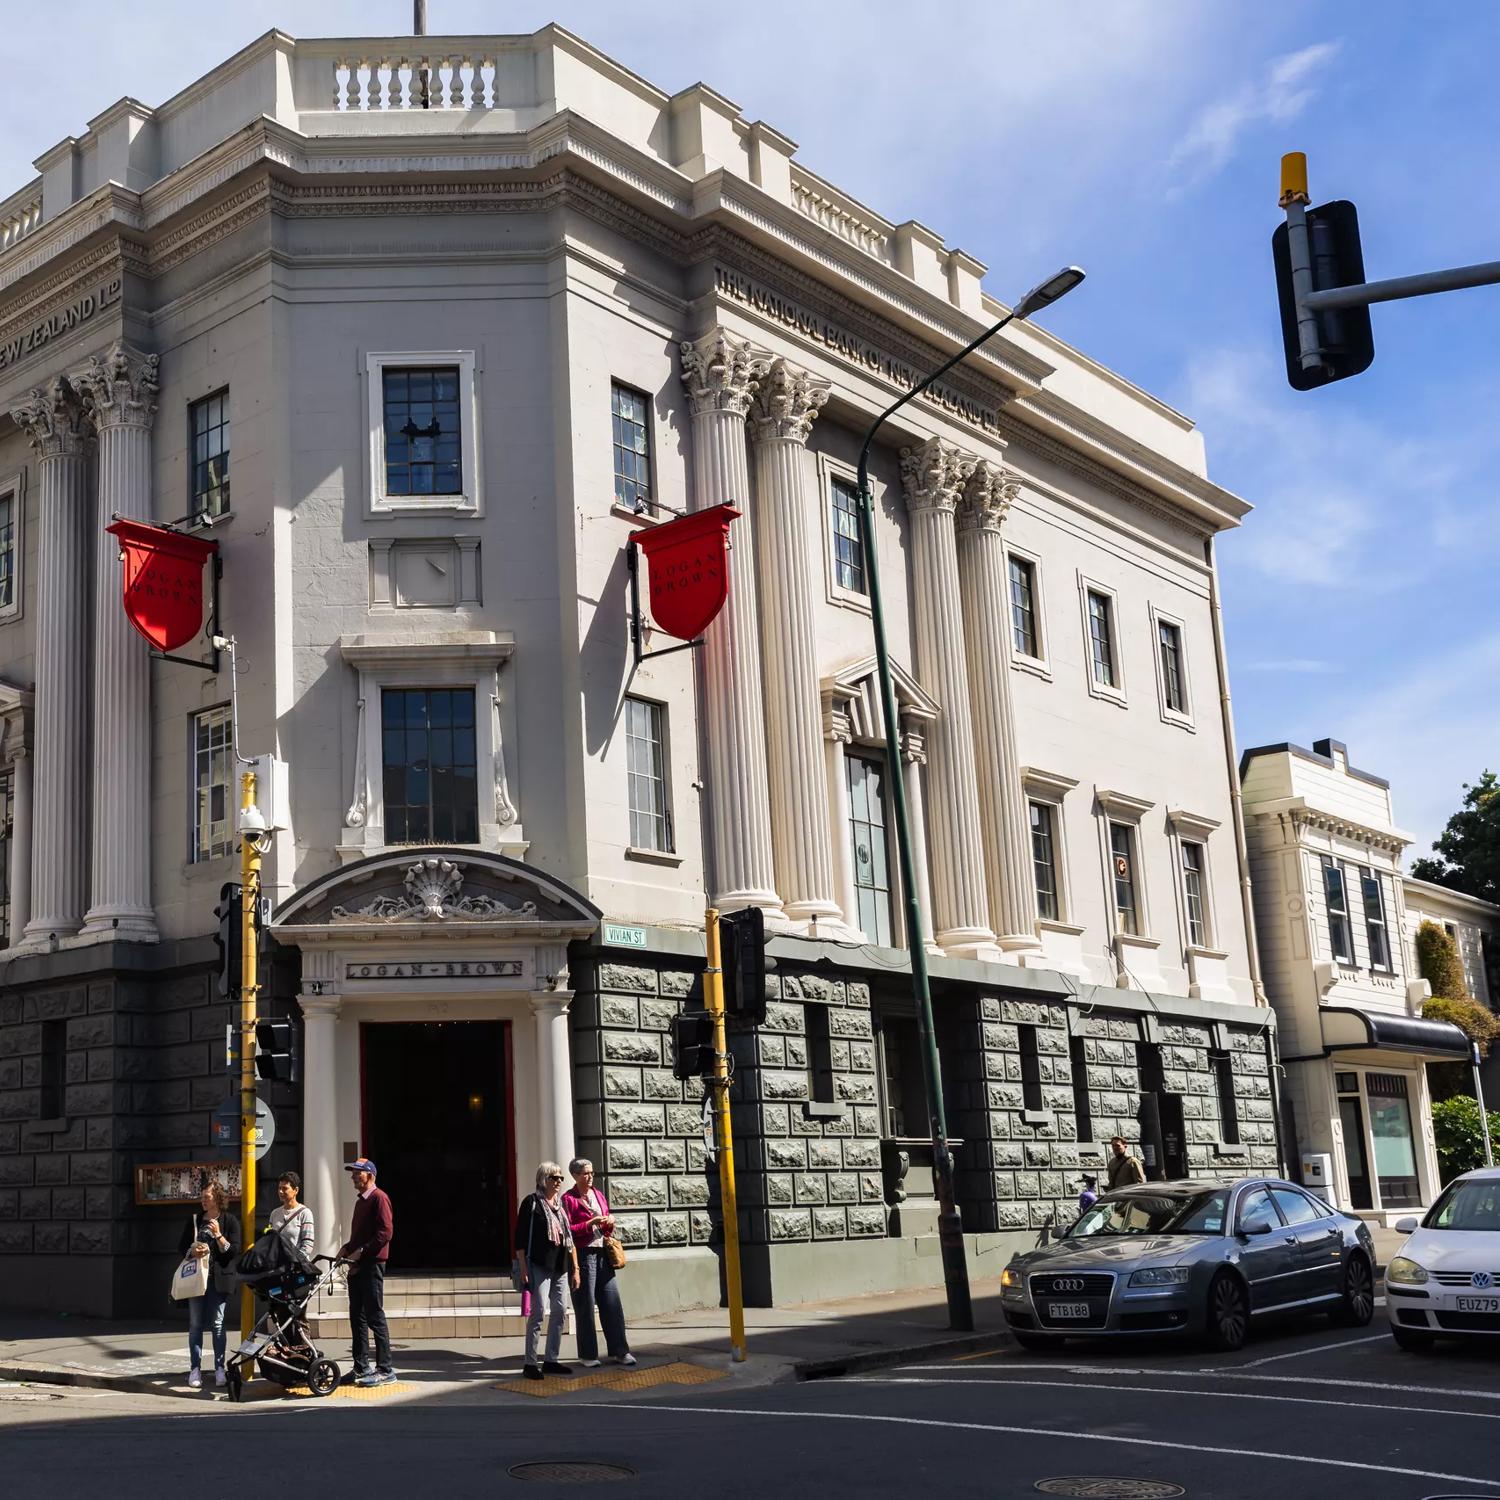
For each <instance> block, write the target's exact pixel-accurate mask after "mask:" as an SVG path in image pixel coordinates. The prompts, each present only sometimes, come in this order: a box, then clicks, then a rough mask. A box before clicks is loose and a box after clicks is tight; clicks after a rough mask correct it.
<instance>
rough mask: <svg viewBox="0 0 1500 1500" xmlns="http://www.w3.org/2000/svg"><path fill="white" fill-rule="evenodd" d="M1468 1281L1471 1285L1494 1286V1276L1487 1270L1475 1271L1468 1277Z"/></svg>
mask: <svg viewBox="0 0 1500 1500" xmlns="http://www.w3.org/2000/svg"><path fill="white" fill-rule="evenodd" d="M1469 1281H1470V1283H1471V1284H1472V1285H1474V1286H1479V1287H1488V1286H1494V1284H1495V1278H1494V1277H1493V1276H1491V1275H1490V1273H1489V1272H1488V1271H1476V1272H1475V1273H1474V1274H1473V1275H1472V1276H1471V1277H1469Z"/></svg>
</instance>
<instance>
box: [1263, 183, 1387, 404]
mask: <svg viewBox="0 0 1500 1500" xmlns="http://www.w3.org/2000/svg"><path fill="white" fill-rule="evenodd" d="M1304 201H1305V200H1304ZM1306 218H1307V242H1308V252H1309V255H1310V257H1311V264H1312V290H1313V291H1315V292H1326V291H1328V290H1330V289H1331V288H1333V287H1338V286H1359V285H1360V284H1362V283H1363V281H1364V279H1365V260H1364V254H1363V252H1362V251H1361V249H1360V243H1359V216H1358V215H1357V214H1356V213H1355V211H1354V205H1353V204H1352V203H1350V202H1348V201H1347V200H1346V199H1342V198H1340V199H1337V200H1335V201H1334V202H1332V203H1325V204H1323V205H1322V207H1321V208H1309V209H1308V210H1307V213H1306ZM1271 256H1272V259H1273V260H1274V261H1275V262H1276V295H1277V298H1278V300H1279V301H1280V304H1281V338H1282V343H1283V344H1284V345H1285V347H1286V378H1287V379H1288V380H1289V381H1290V382H1291V384H1292V388H1293V389H1294V390H1298V391H1310V390H1313V389H1315V388H1316V387H1318V386H1320V385H1328V384H1330V383H1331V382H1333V381H1335V380H1343V379H1345V378H1346V377H1348V376H1350V375H1358V374H1359V373H1360V371H1361V370H1367V369H1369V367H1370V364H1371V362H1372V361H1373V360H1374V358H1375V335H1374V333H1373V331H1372V330H1371V328H1370V309H1369V308H1368V307H1339V308H1327V309H1325V310H1324V311H1322V312H1315V313H1314V314H1313V317H1314V319H1315V320H1316V324H1317V353H1318V359H1319V363H1318V364H1317V365H1316V366H1315V367H1314V368H1313V369H1310V370H1306V369H1303V367H1302V345H1301V341H1300V338H1299V336H1298V332H1297V298H1296V293H1295V292H1294V290H1293V287H1292V254H1291V237H1290V234H1289V232H1288V230H1287V226H1286V225H1285V224H1282V225H1279V226H1278V227H1277V230H1276V232H1275V234H1273V235H1272V236H1271Z"/></svg>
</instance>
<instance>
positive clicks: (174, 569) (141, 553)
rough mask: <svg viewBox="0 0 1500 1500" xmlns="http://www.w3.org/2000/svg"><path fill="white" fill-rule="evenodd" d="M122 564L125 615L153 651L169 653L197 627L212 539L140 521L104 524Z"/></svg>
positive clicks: (200, 620) (200, 625)
mask: <svg viewBox="0 0 1500 1500" xmlns="http://www.w3.org/2000/svg"><path fill="white" fill-rule="evenodd" d="M104 529H105V530H106V531H107V532H109V534H110V535H111V536H113V537H116V538H118V539H119V543H120V556H121V558H122V559H123V561H124V563H125V616H126V618H127V619H128V620H129V621H130V623H131V624H132V625H134V626H135V628H136V629H137V630H138V631H139V632H140V633H141V634H142V635H143V636H145V637H146V639H147V640H148V641H150V643H151V644H152V645H153V646H155V647H156V649H157V650H158V651H175V650H176V649H177V647H179V646H184V645H186V644H187V643H188V642H189V641H190V640H192V638H193V637H194V636H195V635H197V634H198V632H199V631H200V630H201V629H202V628H203V565H204V563H206V562H207V561H208V560H209V558H210V557H212V556H213V555H214V553H215V552H217V551H218V550H219V544H218V543H217V542H210V541H204V540H202V539H200V538H198V537H195V536H184V535H183V534H182V533H181V532H180V531H168V530H166V529H165V528H164V527H161V526H149V525H147V524H146V522H144V521H116V522H114V523H113V525H110V526H106V527H105V528H104Z"/></svg>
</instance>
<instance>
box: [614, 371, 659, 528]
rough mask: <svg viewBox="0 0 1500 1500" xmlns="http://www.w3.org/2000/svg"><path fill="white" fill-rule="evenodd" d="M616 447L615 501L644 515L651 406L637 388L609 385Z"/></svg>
mask: <svg viewBox="0 0 1500 1500" xmlns="http://www.w3.org/2000/svg"><path fill="white" fill-rule="evenodd" d="M609 406H610V425H611V428H612V435H613V438H614V450H615V504H616V505H619V506H623V507H624V508H625V509H626V510H629V511H634V512H635V513H636V514H637V515H644V514H646V513H647V512H648V511H649V510H650V509H651V408H650V403H649V402H648V401H647V399H646V397H645V396H644V395H642V394H641V392H640V391H633V390H631V389H630V387H629V386H627V385H621V384H620V383H619V382H618V381H616V382H615V383H614V384H612V385H611V386H610V399H609Z"/></svg>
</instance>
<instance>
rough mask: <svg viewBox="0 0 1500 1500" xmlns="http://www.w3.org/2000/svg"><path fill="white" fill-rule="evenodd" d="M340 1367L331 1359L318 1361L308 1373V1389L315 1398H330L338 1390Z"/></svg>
mask: <svg viewBox="0 0 1500 1500" xmlns="http://www.w3.org/2000/svg"><path fill="white" fill-rule="evenodd" d="M338 1383H339V1367H338V1366H337V1365H336V1364H334V1362H333V1361H332V1360H331V1359H320V1360H317V1361H316V1362H315V1363H314V1364H313V1367H312V1369H310V1370H309V1371H308V1372H307V1388H308V1390H310V1391H311V1392H312V1393H313V1395H315V1396H328V1395H332V1393H333V1392H334V1391H335V1390H337V1389H338Z"/></svg>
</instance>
